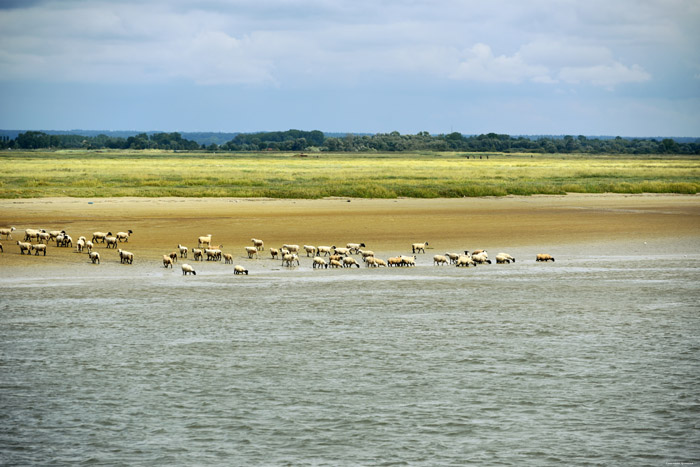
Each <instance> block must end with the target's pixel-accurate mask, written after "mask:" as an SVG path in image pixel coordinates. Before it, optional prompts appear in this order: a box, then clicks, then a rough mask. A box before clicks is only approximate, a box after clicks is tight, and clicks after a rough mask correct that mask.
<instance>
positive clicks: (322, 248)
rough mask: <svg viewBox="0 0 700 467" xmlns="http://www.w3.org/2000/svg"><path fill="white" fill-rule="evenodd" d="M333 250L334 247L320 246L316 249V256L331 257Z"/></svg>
mask: <svg viewBox="0 0 700 467" xmlns="http://www.w3.org/2000/svg"><path fill="white" fill-rule="evenodd" d="M331 249H332V247H330V246H325V245H323V246H319V247H317V248H316V254H317V255H319V256H321V253H323V256H330V255H331Z"/></svg>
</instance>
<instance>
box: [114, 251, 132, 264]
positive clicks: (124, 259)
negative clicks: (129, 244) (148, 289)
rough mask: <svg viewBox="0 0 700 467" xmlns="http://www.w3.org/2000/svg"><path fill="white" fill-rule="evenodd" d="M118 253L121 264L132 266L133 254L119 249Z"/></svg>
mask: <svg viewBox="0 0 700 467" xmlns="http://www.w3.org/2000/svg"><path fill="white" fill-rule="evenodd" d="M117 252H118V253H119V259H120V260H121V263H122V264H132V263H133V262H134V254H133V253H131V252H130V251H126V250H122V249H121V248H120V249H119V250H117Z"/></svg>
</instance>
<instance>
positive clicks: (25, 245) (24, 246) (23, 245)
mask: <svg viewBox="0 0 700 467" xmlns="http://www.w3.org/2000/svg"><path fill="white" fill-rule="evenodd" d="M17 245H19V254H20V255H23V254H24V252H25V251H26V252H27V253H28V254H30V255H31V254H32V253H31V250H32V244H31V242H20V241H19V240H17Z"/></svg>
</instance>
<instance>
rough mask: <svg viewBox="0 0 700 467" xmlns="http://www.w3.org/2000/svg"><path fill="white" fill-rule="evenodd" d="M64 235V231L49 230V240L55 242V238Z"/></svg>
mask: <svg viewBox="0 0 700 467" xmlns="http://www.w3.org/2000/svg"><path fill="white" fill-rule="evenodd" d="M65 233H66V231H65V230H49V240H56V237H58V236H59V235H61V234H65Z"/></svg>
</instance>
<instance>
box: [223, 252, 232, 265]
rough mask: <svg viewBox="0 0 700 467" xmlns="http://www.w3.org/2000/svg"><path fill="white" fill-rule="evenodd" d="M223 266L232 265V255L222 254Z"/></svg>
mask: <svg viewBox="0 0 700 467" xmlns="http://www.w3.org/2000/svg"><path fill="white" fill-rule="evenodd" d="M224 264H233V255H232V254H231V253H224Z"/></svg>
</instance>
